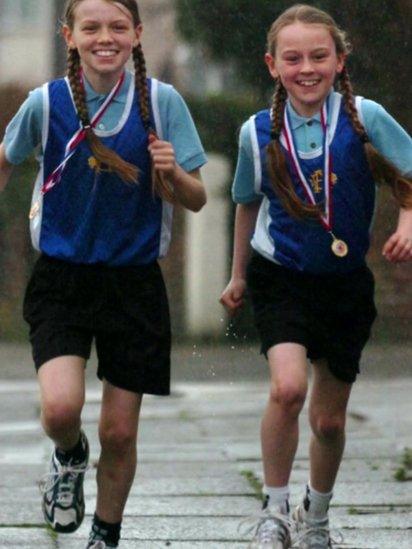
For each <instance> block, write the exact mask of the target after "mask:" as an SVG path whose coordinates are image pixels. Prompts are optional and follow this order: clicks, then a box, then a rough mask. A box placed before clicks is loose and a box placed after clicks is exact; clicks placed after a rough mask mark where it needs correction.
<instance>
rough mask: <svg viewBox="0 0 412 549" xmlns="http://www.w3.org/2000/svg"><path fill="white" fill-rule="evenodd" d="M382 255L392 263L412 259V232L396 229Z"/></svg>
mask: <svg viewBox="0 0 412 549" xmlns="http://www.w3.org/2000/svg"><path fill="white" fill-rule="evenodd" d="M382 255H383V256H384V257H385V258H386V259H387V260H388V261H390V262H391V263H402V262H405V261H410V260H411V259H412V234H407V235H406V234H404V233H403V231H399V230H398V231H396V232H395V233H394V234H393V235H392V236H391V237H390V238H389V239H388V240H387V241H386V243H385V245H384V247H383V250H382Z"/></svg>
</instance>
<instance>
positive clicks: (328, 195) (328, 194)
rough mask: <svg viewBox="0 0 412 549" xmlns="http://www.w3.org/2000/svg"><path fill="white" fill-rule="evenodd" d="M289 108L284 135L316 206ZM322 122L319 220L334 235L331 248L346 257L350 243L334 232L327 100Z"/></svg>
mask: <svg viewBox="0 0 412 549" xmlns="http://www.w3.org/2000/svg"><path fill="white" fill-rule="evenodd" d="M289 116H290V115H289V112H288V109H287V108H285V112H284V126H283V135H284V137H285V141H286V146H287V150H288V153H289V157H290V159H291V161H292V165H293V167H294V170H295V172H296V175H297V177H298V180H299V182H300V184H301V185H302V187H303V189H304V191H305V195H306V198H307V200H308V201H309V202H310V203H311V204H312V205H313V206H316V204H317V203H316V200H315V197H314V194H313V192H312V188H311V186H310V184H309V182H308V181H307V179H306V177H305V174H304V173H303V170H302V167H301V165H300V161H299V155H298V153H297V147H296V144H295V141H294V137H293V132H292V129H291V124H290V119H289ZM320 118H321V124H322V129H323V148H322V155H323V161H324V167H323V188H324V190H325V209H324V212H323V213H320V214H319V220H320V222H321V224H322V226H323V227H324V228H325V230H326V231H327V232H328V233H329V234H330V235H331V237H332V244H331V250H332V252H333V253H334V254H335V255H336V256H337V257H345V256H346V255H347V254H348V245H347V244H346V242H344V241H343V240H341V239H339V238H337V237H336V236H335V235H334V234H333V232H332V218H333V199H332V157H331V153H330V147H329V128H328V125H327V119H328V111H327V105H326V101H325V103H324V104H323V106H322V109H321V117H320Z"/></svg>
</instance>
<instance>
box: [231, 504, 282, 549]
mask: <svg viewBox="0 0 412 549" xmlns="http://www.w3.org/2000/svg"><path fill="white" fill-rule="evenodd" d="M247 522H252V524H251V526H249V527H248V528H247V529H246V532H245V533H249V532H251V531H252V530H254V531H255V533H254V536H253V539H252V541H251V543H250V545H249V546H248V547H249V549H289V547H291V546H292V543H291V537H290V528H291V521H290V519H289V517H288V516H287V515H284V514H282V513H279V512H277V511H273V510H272V511H271V510H270V509H269V508H266V509H264V510H263V511H262V512H261V513H260V514H258V515H256V516H253V517H248V518H247V519H245V520H244V521H242V522H241V525H243V524H246V523H247Z"/></svg>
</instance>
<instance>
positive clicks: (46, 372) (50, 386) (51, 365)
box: [38, 356, 86, 410]
mask: <svg viewBox="0 0 412 549" xmlns="http://www.w3.org/2000/svg"><path fill="white" fill-rule="evenodd" d="M85 365H86V361H85V360H84V359H83V358H81V357H78V356H60V357H58V358H54V359H52V360H49V361H48V362H46V363H44V364H43V365H42V367H41V368H40V369H39V371H38V380H39V385H40V397H41V403H42V408H43V409H44V408H45V407H49V406H56V405H57V406H65V405H66V406H67V405H69V406H70V407H72V408H74V409H78V410H81V408H82V407H83V404H84V399H85V375H84V370H85Z"/></svg>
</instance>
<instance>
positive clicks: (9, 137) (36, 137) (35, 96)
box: [4, 88, 43, 164]
mask: <svg viewBox="0 0 412 549" xmlns="http://www.w3.org/2000/svg"><path fill="white" fill-rule="evenodd" d="M42 126H43V91H42V88H36V89H35V90H33V91H32V92H30V94H29V96H28V97H27V99H26V100H25V101H24V103H23V104H22V105H21V107H20V109H19V110H18V112H17V113H16V115H15V116H14V117H13V119H12V120H11V122H10V123H9V124H8V126H7V128H6V132H5V135H4V146H5V152H6V158H7V160H8V161H9V162H10V163H11V164H20V163H21V162H23V161H24V160H25V159H26V158H27V157H28V156H30V154H31V153H32V152H33V151H34V149H36V147H37V146H38V145H40V143H41V140H42Z"/></svg>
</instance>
